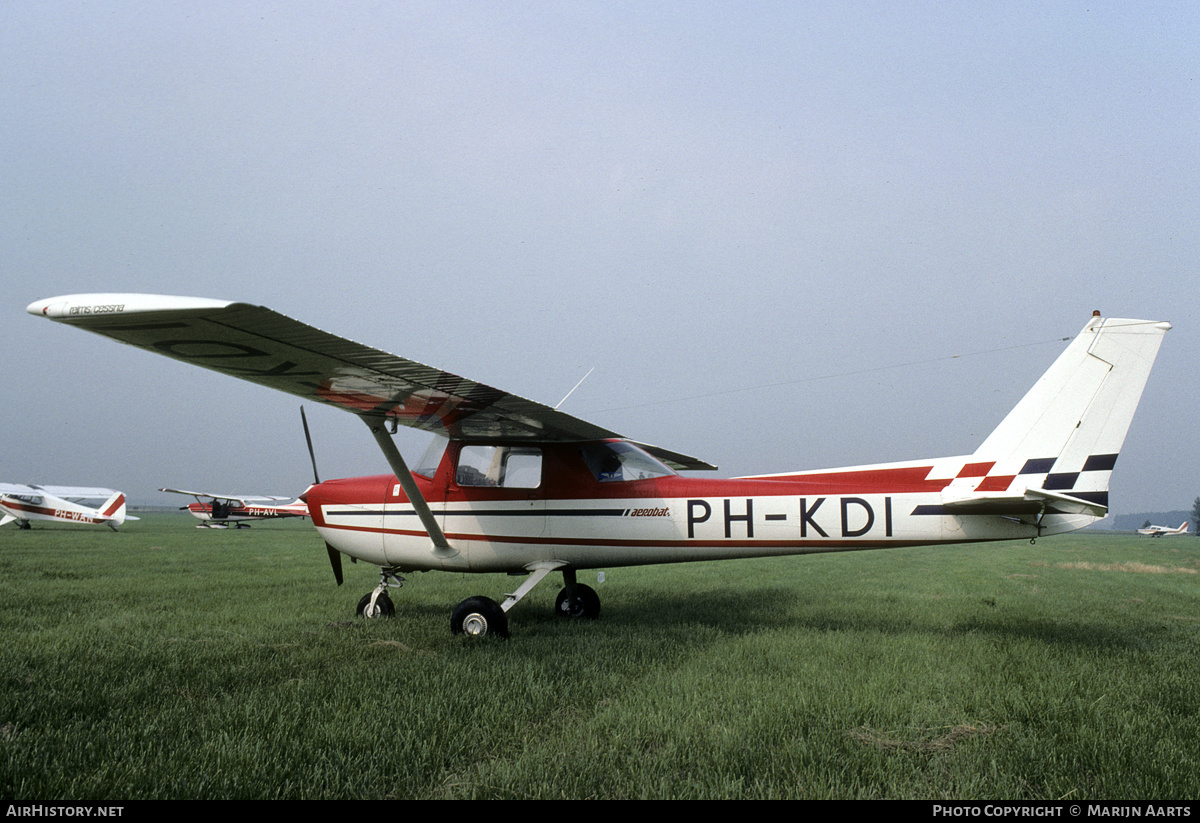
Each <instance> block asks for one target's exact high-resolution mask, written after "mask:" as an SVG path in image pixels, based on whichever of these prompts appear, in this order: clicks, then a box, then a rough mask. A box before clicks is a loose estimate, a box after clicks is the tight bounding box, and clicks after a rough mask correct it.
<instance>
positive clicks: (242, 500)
mask: <svg viewBox="0 0 1200 823" xmlns="http://www.w3.org/2000/svg"><path fill="white" fill-rule="evenodd" d="M159 491H160V492H172V493H173V494H187V495H190V496H192V497H195V498H197V499H199V498H201V497H208V498H211V499H213V500H226V501H228V502H230V503H237V504H238V505H239V506H246V505H251V506H253V505H256V504H262V503H286V502H288V501H290V500H295V498H294V497H273V496H271V495H263V494H217V493H216V492H193V491H188V490H187V489H159Z"/></svg>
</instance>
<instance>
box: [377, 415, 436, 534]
mask: <svg viewBox="0 0 1200 823" xmlns="http://www.w3.org/2000/svg"><path fill="white" fill-rule="evenodd" d="M362 420H363V422H364V423H366V424H367V428H368V429H370V430H371V434H373V435H374V436H375V442H376V443H378V444H379V448H380V449H382V450H383V456H384V457H385V458H387V462H388V465H389V466H391V467H392V473H393V474H395V475H396V479H397V480H399V481H400V488H402V489H404V494H405V495H406V496H407V497H408V502H410V503H412V507H413V509H414V510H415V511H416V513H417V517H419V518H421V525H422V526H424V527H425V531H426V532H428V534H429V539H430V540H432V541H433V547H434V553H435V554H439V555H446V554H458V552H457V551H455V550H454V549H453V548H451V546H450V543H449V541H447V540H446V535H445V534H444V533H443V532H442V527H441V526H439V525H438V522H437V518H435V517H434V516H433V511H432V510H431V509H430V508H429V504H428V503H426V502H425V498H424V497H423V496H422V495H421V490H420V489H418V488H417V482H416V481H415V480H413V476H412V472H410V471H409V470H408V464H406V463H405V462H404V458H403V457H402V456H401V455H400V450H399V449H397V448H396V444H395V442H393V441H392V436H391V435H390V434H388V430H387V425H386V424H385V423H384V418H383V417H382V416H381V415H365V414H364V415H362Z"/></svg>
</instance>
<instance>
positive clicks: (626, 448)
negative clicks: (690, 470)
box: [579, 441, 675, 483]
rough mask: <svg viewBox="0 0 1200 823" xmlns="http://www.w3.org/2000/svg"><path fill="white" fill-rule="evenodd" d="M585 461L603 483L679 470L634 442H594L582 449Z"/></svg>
mask: <svg viewBox="0 0 1200 823" xmlns="http://www.w3.org/2000/svg"><path fill="white" fill-rule="evenodd" d="M579 453H580V454H582V455H583V462H585V463H587V467H588V468H589V469H591V472H592V475H593V476H595V478H596V479H597V480H599V481H600V482H601V483H616V482H620V481H625V480H645V479H647V478H650V477H667V476H669V475H673V474H675V471H674V470H673V469H671V468H670V467H669V466H667V465H666V464H665V463H662V462H660V461H659V460H658V459H657V458H655V457H651V456H650V455H649V454H647V453H646V452H644V451H642V450H641V449H639V448H638V447H637V446H635V445H633V444H632V443H626V442H624V441H618V442H615V443H592V444H590V445H587V446H584V447H583V448H581V449H580V450H579Z"/></svg>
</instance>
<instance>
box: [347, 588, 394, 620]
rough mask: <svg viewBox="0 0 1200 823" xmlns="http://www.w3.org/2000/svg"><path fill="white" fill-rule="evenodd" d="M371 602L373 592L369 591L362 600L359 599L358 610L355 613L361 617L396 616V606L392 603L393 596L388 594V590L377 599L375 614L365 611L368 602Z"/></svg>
mask: <svg viewBox="0 0 1200 823" xmlns="http://www.w3.org/2000/svg"><path fill="white" fill-rule="evenodd" d="M370 602H371V593H370V592H368V593H367V594H364V595H363V599H362V600H360V601H358V611H357V612H355V614H357V615H358V616H359V617H366V618H368V619H371V618H376V617H394V616H395V614H396V607H395V606H393V605H392V598H390V597H388V596H387V592H384V593H383V594H381V595H379V597H378V598H377V599H376V600H375V614H371V615H368V614H366V613H365V612H366V610H367V604H368V603H370Z"/></svg>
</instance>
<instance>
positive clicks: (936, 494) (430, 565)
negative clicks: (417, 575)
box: [305, 443, 1095, 572]
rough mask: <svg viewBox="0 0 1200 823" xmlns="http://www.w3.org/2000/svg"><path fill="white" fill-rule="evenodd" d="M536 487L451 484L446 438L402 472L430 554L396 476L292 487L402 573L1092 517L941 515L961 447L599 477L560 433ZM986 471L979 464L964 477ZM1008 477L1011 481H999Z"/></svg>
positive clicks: (789, 548)
mask: <svg viewBox="0 0 1200 823" xmlns="http://www.w3.org/2000/svg"><path fill="white" fill-rule="evenodd" d="M539 451H540V452H541V461H542V465H541V468H542V472H541V475H540V478H539V479H538V482H537V483H536V485H534V484H533V482H532V481H530V483H529V484H528V485H527V487H524V488H498V487H491V486H482V485H462V484H459V483H458V482H456V479H457V478H456V471H455V461H456V458H457V453H458V444H456V443H452V444H451V445H450V447H449V448H448V449H447V450H446V453H445V455H444V456H443V458H442V461H441V464H440V466H439V468H438V469H437V471H436V472H435V473H434V474H433V476H432V477H426V476H422V475H420V474H414V478H415V480H416V481H417V484H418V487H419V488H420V490H421V493H422V496H423V497H424V498H425V500H426V501H427V502H428V503H429V505H430V508H431V509H432V511H433V513H434V515H435V516H436V518H437V519H438V521H439V525H441V527H442V530H443V531H444V532H445V535H446V538H447V540H448V541H449V543H450V545H451V547H452V549H453V551H451V552H445V551H437V550H435V549H434V548H433V547H432V546H431V543H430V538H429V535H428V534H427V533H426V532H425V530H424V529H423V528H422V526H421V523H420V522H419V519H418V517H417V515H416V512H415V510H414V508H413V506H412V505H411V504H410V503H409V502H408V499H407V497H406V496H405V495H404V492H403V490H402V489H401V488H400V486H399V484H398V483H397V481H396V478H395V477H394V476H392V475H377V476H373V477H359V478H350V479H345V480H333V481H327V482H325V483H321V484H319V485H317V486H314V487H312V488H311V489H309V490H308V492H307V494H306V495H305V498H306V501H307V503H308V506H309V511H310V513H311V515H312V518H313V523H314V525H315V526H316V528H317V530H318V531H319V532H320V533H321V535H322V537H323V538H324V539H325V541H326V542H327V543H329V544H330V545H331V546H333V547H334V548H335V549H337V550H339V551H341V552H343V553H345V554H348V555H350V556H352V557H356V558H358V559H361V560H365V561H367V562H370V563H373V564H376V565H379V566H385V567H391V568H396V569H399V570H402V571H415V570H429V569H443V570H459V571H469V572H520V571H525V570H528V569H529V567H530V565H531V564H533V563H537V562H539V561H545V562H558V563H564V564H567V565H569V566H571V567H572V568H576V569H587V568H601V567H615V566H632V565H645V564H653V563H671V562H686V561H695V560H720V559H730V558H739V557H765V556H771V555H792V554H808V553H816V552H834V551H854V550H862V549H879V548H894V547H903V546H910V545H918V544H930V543H963V542H972V541H980V540H1007V539H1020V538H1027V539H1028V538H1033V537H1037V536H1040V535H1046V534H1053V533H1056V532H1060V531H1069V530H1072V529H1076V528H1079V527H1080V526H1081V525H1086V524H1087V523H1090V522H1092V520H1094V519H1095V518H1092V517H1089V516H1086V515H1063V514H1047V515H1044V516H1041V517H1040V518H1039V516H1038V513H1037V512H1035V511H1033V510H1032V509H1031V512H1030V515H1029V517H1026V518H1015V517H1012V516H1000V515H995V514H985V513H974V514H963V513H950V512H948V511H947V510H946V508H945V506H944V505H943V502H944V498H943V493H944V492H945V490H946V489H947V488H949V487H951V485H952V484H953V483H955V482H956V481H960V480H961V478H960V477H958V475H961V473H962V471H963V466H964V461H965V458H948V459H946V460H941V461H925V462H923V463H913V464H891V465H885V466H875V467H861V468H859V469H854V470H845V469H843V470H839V471H836V472H812V473H806V474H797V475H787V476H778V477H771V478H767V477H757V478H737V479H710V478H696V477H684V476H681V475H678V474H674V473H667V474H663V475H661V476H656V477H646V478H641V479H637V478H635V479H627V480H626V479H621V480H615V481H614V480H611V479H610V480H606V481H602V480H600V479H598V478H597V477H596V476H594V474H593V473H592V472H589V471H588V467H587V466H586V465H585V461H584V460H583V459H581V457H580V454H579V452H580V447H579V446H578V445H573V444H560V445H546V444H543V445H542V446H541V447H540V449H539ZM972 479H973V481H974V482H975V484H976V485H978V484H979V483H981V482H983V483H986V482H988V479H987V477H986V473H985V472H984V473H980V474H978V475H977V476H975V477H973V478H972ZM1005 480H1006V481H1009V482H1010V483H1011V482H1015V480H1016V478H1005Z"/></svg>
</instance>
